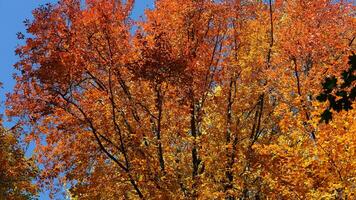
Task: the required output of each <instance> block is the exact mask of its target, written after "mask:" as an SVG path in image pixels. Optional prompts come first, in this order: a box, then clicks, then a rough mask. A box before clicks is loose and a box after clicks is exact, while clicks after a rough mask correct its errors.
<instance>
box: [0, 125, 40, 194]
mask: <svg viewBox="0 0 356 200" xmlns="http://www.w3.org/2000/svg"><path fill="white" fill-rule="evenodd" d="M37 172H38V171H37V166H36V165H35V162H34V160H33V159H32V158H26V157H25V153H24V150H23V148H22V147H21V144H20V143H19V134H16V131H15V130H6V129H5V128H4V127H3V126H2V123H1V119H0V199H9V200H12V199H19V200H22V199H31V198H32V197H34V196H35V195H36V194H37V192H38V187H37V186H36V184H35V183H34V182H33V179H34V178H36V175H37Z"/></svg>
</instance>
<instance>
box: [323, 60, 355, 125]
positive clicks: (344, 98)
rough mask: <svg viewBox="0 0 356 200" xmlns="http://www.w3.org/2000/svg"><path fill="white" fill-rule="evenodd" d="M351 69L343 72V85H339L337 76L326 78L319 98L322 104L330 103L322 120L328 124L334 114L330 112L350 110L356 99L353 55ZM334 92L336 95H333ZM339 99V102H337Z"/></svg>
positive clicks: (350, 62) (350, 63) (350, 61)
mask: <svg viewBox="0 0 356 200" xmlns="http://www.w3.org/2000/svg"><path fill="white" fill-rule="evenodd" d="M349 65H350V68H349V69H348V70H345V71H343V72H342V74H341V75H342V76H341V78H342V80H343V81H342V84H340V85H337V82H338V81H337V78H336V77H335V76H333V77H331V78H329V77H327V78H325V80H324V83H323V92H322V93H321V94H319V96H317V99H318V100H319V101H320V102H325V101H328V102H329V108H327V109H325V111H324V112H323V114H322V115H321V120H322V121H325V122H326V123H328V122H329V121H330V120H331V119H332V113H331V111H330V110H335V111H337V112H340V111H342V110H346V111H348V110H350V109H353V108H352V103H353V102H354V101H355V98H356V85H355V81H356V76H355V70H356V55H354V54H353V55H352V56H350V58H349ZM333 90H335V91H334V94H333ZM336 99H338V100H336Z"/></svg>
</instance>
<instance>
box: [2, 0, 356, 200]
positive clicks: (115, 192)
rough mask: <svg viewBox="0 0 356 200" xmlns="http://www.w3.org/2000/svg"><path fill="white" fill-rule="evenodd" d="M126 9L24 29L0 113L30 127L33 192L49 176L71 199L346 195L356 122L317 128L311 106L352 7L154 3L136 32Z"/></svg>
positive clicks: (340, 51)
mask: <svg viewBox="0 0 356 200" xmlns="http://www.w3.org/2000/svg"><path fill="white" fill-rule="evenodd" d="M133 6H134V2H133V1H123V2H122V1H114V0H87V1H85V2H82V1H79V0H61V1H60V2H59V3H58V4H53V5H52V4H48V5H46V6H42V7H40V8H38V9H36V10H35V11H34V12H33V14H34V20H33V21H31V22H30V21H27V22H26V26H27V32H28V33H30V34H31V35H32V36H30V37H28V38H27V39H26V44H25V45H24V46H21V47H19V48H18V49H17V50H16V52H17V54H18V55H19V57H20V61H19V62H18V63H17V64H16V65H15V67H16V68H17V69H18V70H19V71H20V72H21V73H20V74H18V75H17V76H16V81H17V84H16V87H15V91H14V92H13V93H12V94H11V95H9V98H8V115H9V116H16V117H19V118H20V123H21V124H22V125H24V126H27V127H30V131H27V132H24V134H25V135H26V138H27V140H28V141H31V140H33V141H36V149H35V155H36V157H37V160H38V162H40V163H41V164H43V166H44V170H43V173H42V174H41V179H40V183H41V184H42V185H43V186H52V189H55V187H56V185H54V184H53V183H54V182H55V181H54V180H55V179H56V178H57V179H59V182H58V183H59V184H57V186H59V187H63V185H66V186H69V187H70V188H69V191H70V194H71V195H72V196H73V197H75V198H80V199H93V198H94V199H117V198H124V199H137V198H140V199H187V198H188V199H212V198H217V199H224V198H225V199H268V198H272V199H275V198H276V199H279V198H282V199H320V198H323V197H324V198H353V197H354V194H355V188H354V185H353V182H354V180H355V177H356V175H355V173H354V172H353V171H352V169H354V168H355V162H354V161H353V159H350V158H352V157H353V156H355V152H354V151H352V149H353V148H354V147H355V142H356V138H355V137H354V135H355V134H354V132H355V120H354V118H353V117H352V116H353V114H354V113H353V112H354V111H351V112H343V113H341V114H340V115H339V116H338V117H336V119H335V121H333V122H332V123H331V124H320V123H319V115H320V113H321V111H322V110H323V109H325V105H324V104H321V103H320V102H318V101H316V96H317V95H318V94H319V93H320V92H321V90H322V87H321V85H322V84H321V82H322V80H323V78H324V77H325V75H330V76H332V75H334V76H338V75H340V73H341V72H342V71H343V70H346V66H347V62H348V57H349V55H350V53H351V52H352V50H353V49H354V44H353V39H352V38H354V35H355V28H354V27H355V20H354V16H353V15H354V14H353V13H354V7H353V6H352V4H350V3H348V2H344V1H341V2H332V1H325V0H316V1H294V0H293V1H280V0H279V1H271V0H270V1H250V0H224V1H210V0H187V1H179V0H157V1H155V8H154V9H151V10H146V12H145V15H146V19H145V20H143V21H134V20H133V19H131V18H130V13H131V11H132V9H133ZM350 27H353V28H351V29H350ZM134 29H135V30H136V31H135V32H134V31H133V30H134ZM335 149H337V151H335Z"/></svg>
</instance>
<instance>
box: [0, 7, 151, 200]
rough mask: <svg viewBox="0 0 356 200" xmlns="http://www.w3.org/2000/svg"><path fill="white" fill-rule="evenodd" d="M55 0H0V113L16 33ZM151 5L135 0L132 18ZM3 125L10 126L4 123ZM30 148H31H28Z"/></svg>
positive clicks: (7, 87)
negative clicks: (33, 15) (35, 11)
mask: <svg viewBox="0 0 356 200" xmlns="http://www.w3.org/2000/svg"><path fill="white" fill-rule="evenodd" d="M55 2H57V1H56V0H0V25H1V30H0V82H2V83H3V88H1V89H0V113H1V114H2V113H4V109H5V107H4V102H5V94H6V93H8V92H11V91H12V89H13V86H14V84H15V82H14V80H13V79H12V74H13V73H15V72H16V71H15V70H14V69H13V64H15V63H16V61H17V60H18V58H17V57H16V56H15V54H14V50H15V47H16V46H17V45H19V44H20V41H18V40H17V37H16V33H17V32H23V33H25V27H24V25H23V21H24V20H25V19H32V12H31V11H32V10H33V9H35V8H36V7H38V6H39V5H42V4H46V3H55ZM147 7H153V0H136V3H135V8H134V11H133V13H132V15H133V18H135V19H137V18H138V17H139V16H142V15H143V12H144V9H145V8H147ZM5 126H11V124H10V123H5ZM30 149H32V148H30ZM47 193H48V192H44V193H41V194H40V199H49V198H48V194H47Z"/></svg>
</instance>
